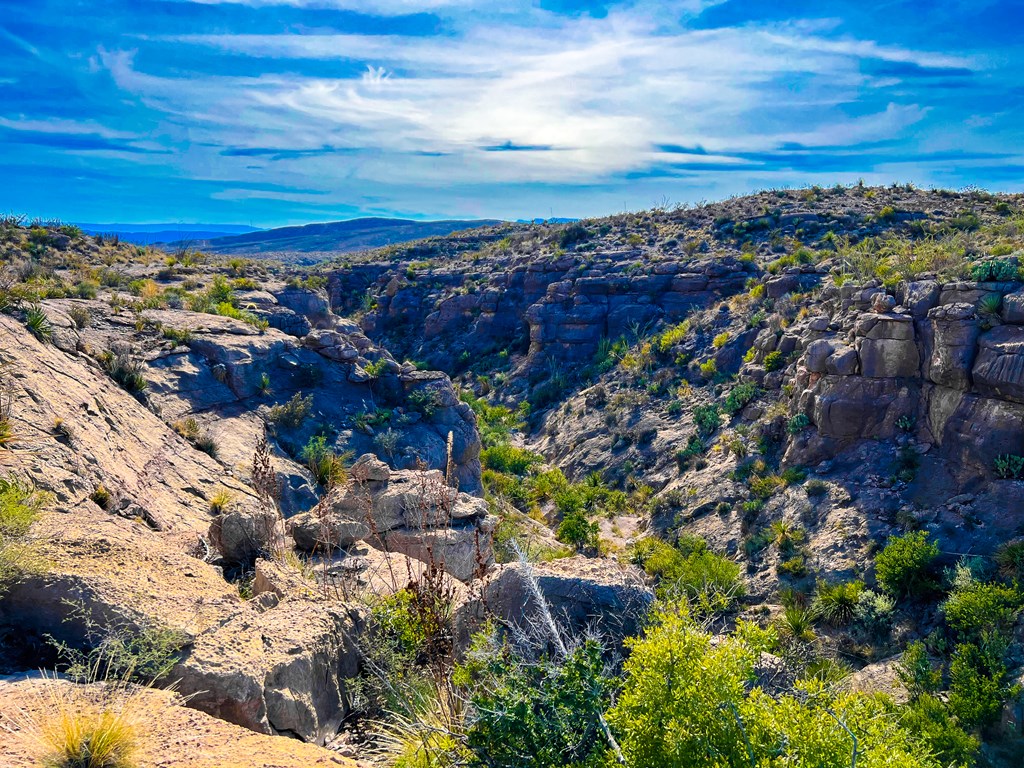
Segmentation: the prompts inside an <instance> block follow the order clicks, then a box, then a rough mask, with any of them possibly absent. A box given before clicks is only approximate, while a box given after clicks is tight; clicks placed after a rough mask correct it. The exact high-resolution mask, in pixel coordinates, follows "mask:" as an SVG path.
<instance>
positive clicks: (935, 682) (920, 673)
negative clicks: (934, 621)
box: [896, 640, 942, 699]
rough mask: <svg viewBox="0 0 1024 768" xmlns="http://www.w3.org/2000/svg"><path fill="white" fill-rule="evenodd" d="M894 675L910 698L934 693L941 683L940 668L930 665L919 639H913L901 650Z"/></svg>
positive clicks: (926, 652)
mask: <svg viewBox="0 0 1024 768" xmlns="http://www.w3.org/2000/svg"><path fill="white" fill-rule="evenodd" d="M896 677H897V678H898V679H899V681H900V682H901V683H903V687H904V688H906V689H907V693H909V694H910V697H911V698H912V699H916V698H917V697H919V696H922V695H925V694H932V693H935V692H936V691H938V690H939V687H940V686H941V685H942V670H941V669H936V668H935V667H933V666H932V663H931V661H930V660H929V659H928V651H927V649H926V648H925V646H924V643H922V642H921V641H920V640H915V641H914V642H912V643H911V644H910V645H908V646H907V648H906V650H904V651H903V656H902V657H901V658H900V660H899V662H898V663H897V664H896Z"/></svg>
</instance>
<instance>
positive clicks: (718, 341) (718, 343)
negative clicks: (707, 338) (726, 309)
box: [711, 331, 729, 349]
mask: <svg viewBox="0 0 1024 768" xmlns="http://www.w3.org/2000/svg"><path fill="white" fill-rule="evenodd" d="M728 343H729V332H728V331H722V332H721V333H720V334H718V335H717V336H715V338H714V339H712V340H711V346H713V347H714V348H715V349H721V348H722V347H724V346H725V345H726V344H728Z"/></svg>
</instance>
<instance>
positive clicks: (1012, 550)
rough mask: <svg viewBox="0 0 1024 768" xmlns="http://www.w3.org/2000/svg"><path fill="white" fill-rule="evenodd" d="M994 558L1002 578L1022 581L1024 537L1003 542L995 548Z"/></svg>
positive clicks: (1023, 572) (1023, 579)
mask: <svg viewBox="0 0 1024 768" xmlns="http://www.w3.org/2000/svg"><path fill="white" fill-rule="evenodd" d="M995 560H996V565H997V566H999V574H1000V575H1001V576H1002V577H1003V578H1005V579H1012V580H1014V581H1024V539H1022V540H1020V541H1010V542H1007V543H1006V544H1003V545H1002V546H1001V547H999V549H998V550H996V555H995Z"/></svg>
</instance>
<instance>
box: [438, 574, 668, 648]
mask: <svg viewBox="0 0 1024 768" xmlns="http://www.w3.org/2000/svg"><path fill="white" fill-rule="evenodd" d="M538 592H539V595H540V596H541V597H542V598H543V601H544V603H546V605H547V608H548V610H549V611H550V615H551V617H552V618H553V619H554V621H555V623H556V625H557V627H558V628H559V631H560V632H562V633H563V634H564V635H565V636H567V637H568V636H577V637H578V636H581V635H583V634H585V633H588V632H591V631H596V632H598V633H600V634H601V635H602V636H603V637H604V639H605V641H606V643H607V645H608V648H609V650H613V651H614V650H618V649H619V648H620V646H621V644H622V641H623V640H624V639H625V638H627V637H631V636H633V635H635V634H637V633H638V632H639V631H640V628H641V627H642V626H643V622H644V619H645V617H646V616H647V613H648V611H649V610H650V608H651V605H652V604H653V602H654V592H653V591H652V590H651V588H650V587H649V586H648V585H647V584H646V581H645V579H644V577H643V574H641V573H640V572H639V571H638V570H637V569H635V568H633V567H631V566H625V567H624V566H621V565H619V564H618V563H616V562H614V561H612V560H595V559H592V558H587V557H582V556H577V557H569V558H564V559H561V560H554V561H552V562H549V563H510V564H508V565H503V566H500V567H499V568H498V569H497V570H496V571H495V572H494V573H493V574H492V575H490V576H488V578H487V579H486V581H485V582H484V583H483V584H482V586H481V587H480V589H479V591H478V595H477V596H476V597H474V598H473V599H471V600H469V601H467V602H466V603H465V604H463V605H462V606H460V607H459V608H458V610H457V611H456V619H455V623H456V636H457V639H458V641H459V642H460V643H462V644H465V643H466V642H468V639H469V637H470V635H471V634H472V632H473V630H474V629H475V628H476V627H478V626H479V624H480V622H481V621H482V620H484V619H487V618H494V619H496V620H497V621H498V622H499V623H501V624H503V625H505V626H506V627H508V628H510V629H512V630H513V633H514V634H517V633H523V632H525V633H528V634H529V633H533V632H536V631H537V630H538V627H540V628H541V631H542V632H543V631H546V630H545V629H544V628H545V627H546V624H545V622H544V621H543V619H542V611H543V607H542V605H541V604H540V601H539V599H538ZM535 639H539V640H543V638H535Z"/></svg>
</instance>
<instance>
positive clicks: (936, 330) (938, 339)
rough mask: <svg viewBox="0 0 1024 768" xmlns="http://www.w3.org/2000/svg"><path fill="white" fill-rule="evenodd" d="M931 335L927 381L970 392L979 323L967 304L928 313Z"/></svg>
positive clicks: (948, 305)
mask: <svg viewBox="0 0 1024 768" xmlns="http://www.w3.org/2000/svg"><path fill="white" fill-rule="evenodd" d="M928 319H929V320H930V321H931V327H932V332H933V340H932V355H931V360H930V361H929V366H928V378H929V379H930V380H931V381H932V382H934V383H936V384H940V385H942V386H944V387H951V388H953V389H959V390H961V391H964V392H966V391H968V390H969V389H970V388H971V366H972V365H973V363H974V356H975V354H976V353H977V349H976V345H977V341H978V336H979V335H980V334H981V321H980V320H979V319H978V316H977V314H976V313H975V311H974V307H973V306H972V305H970V304H945V305H943V306H941V307H935V308H934V309H932V310H929V312H928Z"/></svg>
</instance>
